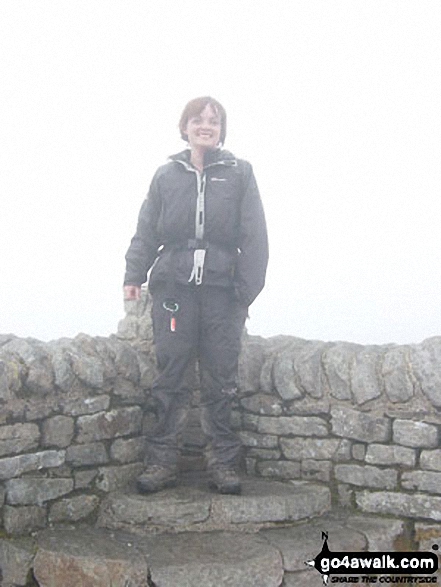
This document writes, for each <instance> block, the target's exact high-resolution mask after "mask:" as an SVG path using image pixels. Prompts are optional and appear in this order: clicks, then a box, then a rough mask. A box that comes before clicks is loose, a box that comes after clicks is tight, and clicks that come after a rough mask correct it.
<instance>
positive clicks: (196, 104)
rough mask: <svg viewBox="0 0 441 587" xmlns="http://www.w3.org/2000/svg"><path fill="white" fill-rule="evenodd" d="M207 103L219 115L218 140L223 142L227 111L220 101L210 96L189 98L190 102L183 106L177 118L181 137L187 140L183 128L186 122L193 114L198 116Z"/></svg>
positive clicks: (225, 132) (225, 131)
mask: <svg viewBox="0 0 441 587" xmlns="http://www.w3.org/2000/svg"><path fill="white" fill-rule="evenodd" d="M207 104H209V105H210V106H211V107H212V108H213V110H214V111H215V112H216V114H218V115H219V116H220V121H221V132H220V142H221V143H222V144H224V142H225V136H226V134H227V113H226V111H225V108H224V107H223V106H222V104H221V103H220V102H218V101H217V100H215V99H214V98H212V97H211V96H203V97H201V98H194V99H193V100H190V102H189V103H188V104H187V105H186V106H185V108H184V110H183V112H182V114H181V118H180V120H179V130H180V132H181V138H182V139H183V140H184V141H188V136H187V133H186V132H185V129H186V127H187V123H188V121H189V119H190V118H193V116H198V114H200V113H201V112H202V110H203V109H204V108H205V106H207Z"/></svg>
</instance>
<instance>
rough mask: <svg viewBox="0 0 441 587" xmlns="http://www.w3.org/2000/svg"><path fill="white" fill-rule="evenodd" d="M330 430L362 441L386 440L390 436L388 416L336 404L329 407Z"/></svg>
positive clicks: (338, 434)
mask: <svg viewBox="0 0 441 587" xmlns="http://www.w3.org/2000/svg"><path fill="white" fill-rule="evenodd" d="M331 416H332V418H331V426H332V432H333V433H334V434H336V435H337V436H345V437H346V438H353V439H355V440H360V441H362V442H387V441H389V440H390V437H391V421H390V419H389V418H384V417H381V416H375V415H372V414H369V413H365V412H359V411H357V410H354V409H351V408H346V407H343V406H338V407H334V408H331Z"/></svg>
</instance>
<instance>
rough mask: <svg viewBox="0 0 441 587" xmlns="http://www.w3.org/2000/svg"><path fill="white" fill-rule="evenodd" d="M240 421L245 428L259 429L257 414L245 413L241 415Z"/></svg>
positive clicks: (255, 430)
mask: <svg viewBox="0 0 441 587" xmlns="http://www.w3.org/2000/svg"><path fill="white" fill-rule="evenodd" d="M242 423H243V428H244V429H245V430H252V431H253V432H257V430H258V429H259V416H256V415H255V414H246V413H245V414H243V416H242Z"/></svg>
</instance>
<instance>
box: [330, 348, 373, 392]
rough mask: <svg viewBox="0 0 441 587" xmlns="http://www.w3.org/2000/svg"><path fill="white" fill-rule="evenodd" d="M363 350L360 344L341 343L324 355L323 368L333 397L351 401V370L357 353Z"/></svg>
mask: <svg viewBox="0 0 441 587" xmlns="http://www.w3.org/2000/svg"><path fill="white" fill-rule="evenodd" d="M362 349H363V347H362V346H361V345H358V344H351V343H344V342H339V343H337V344H335V345H333V346H331V347H330V348H328V349H326V350H325V352H324V353H323V356H322V361H323V366H324V370H325V374H326V378H327V381H328V384H329V387H330V394H331V396H332V397H335V398H336V399H339V400H350V399H351V397H352V391H351V370H352V366H353V363H354V361H355V355H356V353H357V352H359V351H360V350H362Z"/></svg>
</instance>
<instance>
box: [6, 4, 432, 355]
mask: <svg viewBox="0 0 441 587" xmlns="http://www.w3.org/2000/svg"><path fill="white" fill-rule="evenodd" d="M440 31H441V2H439V0H418V1H417V0H411V1H410V0H362V1H361V0H321V1H318V0H286V1H285V0H277V1H273V2H269V1H266V0H254V1H251V0H235V1H234V2H233V1H231V0H223V2H214V1H212V0H186V1H185V2H184V1H183V0H162V1H160V2H149V1H148V0H143V1H140V0H124V1H123V0H120V1H116V0H87V1H84V0H75V1H74V2H73V1H68V0H39V1H35V0H0V80H1V81H0V123H1V125H0V128H1V143H0V197H1V203H2V207H1V215H0V333H9V332H12V333H14V334H17V335H20V336H32V337H36V338H40V339H42V340H49V339H53V338H59V337H62V336H69V337H71V336H75V335H76V334H77V333H79V332H85V333H88V334H91V335H108V334H110V333H112V332H115V331H116V326H117V323H118V321H119V320H120V319H121V318H122V317H123V315H124V311H123V303H122V279H123V272H124V254H125V252H126V249H127V247H128V245H129V242H130V239H131V237H132V235H133V233H134V230H135V226H136V219H137V215H138V211H139V208H140V206H141V203H142V200H143V199H144V197H145V195H146V193H147V190H148V186H149V183H150V180H151V178H152V175H153V173H154V171H155V169H156V168H157V166H158V165H161V164H162V163H163V162H165V160H166V159H167V157H168V156H169V155H171V154H172V153H175V152H177V151H179V150H181V149H182V148H184V147H185V144H184V143H183V142H182V141H181V139H180V138H179V133H178V130H177V123H178V120H179V116H180V114H181V111H182V109H183V107H184V105H185V104H186V102H187V101H188V100H190V99H191V98H194V97H196V96H200V95H207V94H210V95H213V96H214V97H215V98H217V99H218V100H219V101H220V102H222V103H223V104H224V106H225V107H226V109H227V114H228V130H227V139H226V143H225V147H226V148H228V149H229V150H231V151H232V152H233V153H235V154H236V155H237V156H238V157H242V158H245V159H247V160H249V161H250V162H251V163H252V165H253V168H254V171H255V174H256V178H257V180H258V184H259V188H260V191H261V195H262V200H263V203H264V206H265V211H266V215H267V222H268V230H269V238H270V265H269V270H268V279H267V286H266V288H265V290H264V292H263V293H262V294H261V295H260V296H259V298H258V299H257V301H256V302H255V303H254V304H253V306H252V307H251V309H250V316H251V318H250V321H249V322H248V330H249V332H250V333H252V334H260V335H263V336H272V335H276V334H292V335H295V336H299V337H303V338H307V339H320V340H348V341H353V342H359V343H365V344H370V343H373V344H374V343H375V344H377V343H378V344H381V343H386V342H396V343H400V344H402V343H416V342H420V341H421V340H423V339H424V338H427V337H430V336H435V335H441V304H440V291H441V246H440V245H441V242H440V241H441V239H440V233H441V193H440V192H441V171H440V170H441V35H440Z"/></svg>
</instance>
